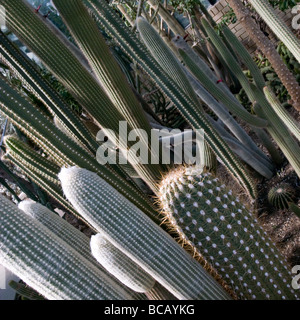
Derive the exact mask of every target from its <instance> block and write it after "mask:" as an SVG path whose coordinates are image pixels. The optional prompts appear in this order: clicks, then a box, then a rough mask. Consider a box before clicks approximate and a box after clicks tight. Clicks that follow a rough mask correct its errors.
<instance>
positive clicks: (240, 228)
mask: <svg viewBox="0 0 300 320" xmlns="http://www.w3.org/2000/svg"><path fill="white" fill-rule="evenodd" d="M160 192H161V195H160V202H161V206H162V210H163V212H164V214H165V223H166V224H167V225H168V226H169V227H170V229H171V230H172V231H174V232H176V233H177V235H178V237H179V241H180V242H182V243H185V244H187V245H188V247H190V250H192V251H194V252H199V255H201V256H202V257H203V258H202V259H204V261H207V263H208V264H209V265H212V266H213V267H214V268H215V270H216V272H217V273H218V274H219V275H220V276H221V277H222V278H221V279H223V280H225V281H226V282H227V281H228V284H229V286H230V287H231V288H232V289H233V290H234V292H235V293H236V295H237V296H238V298H239V299H250V300H253V299H254V300H255V299H263V300H265V299H267V300H268V299H270V300H273V299H276V300H277V299H279V300H280V299H299V294H298V293H297V292H295V291H294V290H293V289H292V287H291V285H290V283H291V279H292V273H291V272H290V271H289V270H288V264H287V261H286V260H285V259H284V257H282V256H281V255H280V253H279V251H278V249H277V248H276V247H275V245H274V244H273V243H272V241H271V240H270V238H269V237H268V236H267V235H266V233H265V232H264V231H263V229H262V228H261V227H260V226H259V224H258V221H257V220H256V218H255V216H254V214H252V213H251V211H250V210H249V209H247V208H246V207H245V205H243V204H242V203H241V201H240V199H239V198H238V197H237V196H235V195H234V193H233V192H232V190H229V189H228V188H226V186H225V184H222V183H221V182H220V180H219V179H218V178H215V177H214V176H213V175H212V174H210V173H208V172H206V173H203V172H201V170H200V171H199V169H197V168H194V167H187V168H185V167H179V168H177V169H175V170H173V171H171V172H170V173H169V175H167V176H166V178H165V179H164V180H163V181H162V183H161V188H160Z"/></svg>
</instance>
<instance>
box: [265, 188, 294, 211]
mask: <svg viewBox="0 0 300 320" xmlns="http://www.w3.org/2000/svg"><path fill="white" fill-rule="evenodd" d="M294 196H295V191H294V189H293V188H292V186H291V185H289V184H288V183H279V184H277V185H276V186H275V187H273V188H272V189H271V190H270V191H269V193H268V200H269V202H270V204H272V205H273V206H274V207H275V208H277V209H280V210H284V209H288V208H289V203H290V202H294V200H293V198H294Z"/></svg>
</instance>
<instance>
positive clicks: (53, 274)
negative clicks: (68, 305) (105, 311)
mask: <svg viewBox="0 0 300 320" xmlns="http://www.w3.org/2000/svg"><path fill="white" fill-rule="evenodd" d="M0 222H1V223H0V243H1V246H0V259H1V264H3V266H5V267H6V268H7V269H9V270H11V271H12V272H13V273H14V274H16V275H17V276H18V277H19V278H21V279H22V280H23V281H24V282H25V283H27V284H28V285H29V286H30V287H32V288H33V289H34V290H36V291H38V292H39V293H40V294H41V295H43V296H44V297H45V298H46V299H49V300H61V299H63V300H81V299H82V300H98V299H99V300H103V299H108V300H109V299H120V300H122V299H123V300H124V299H128V300H132V299H134V298H133V297H132V296H131V295H130V293H129V292H128V291H125V290H124V289H123V288H122V287H121V286H119V285H118V284H117V283H116V282H115V281H113V280H112V279H111V278H109V277H108V276H107V275H106V274H105V273H104V272H101V271H100V270H99V268H96V267H95V266H94V265H92V264H91V263H90V262H89V261H88V260H87V259H85V258H84V257H83V256H82V255H81V254H80V253H79V252H78V251H76V250H74V249H73V248H72V247H70V246H69V245H68V244H67V243H66V242H64V241H63V240H62V239H61V238H59V237H58V236H57V235H55V234H54V233H53V232H51V231H50V230H49V229H48V228H46V227H45V226H43V225H42V224H41V223H39V222H37V221H36V220H34V219H32V218H31V217H29V216H28V215H26V214H25V213H24V212H23V211H22V210H20V209H18V207H17V206H16V205H14V204H13V203H12V202H11V201H9V200H8V199H6V198H5V197H4V196H2V195H0Z"/></svg>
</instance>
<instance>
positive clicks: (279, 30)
mask: <svg viewBox="0 0 300 320" xmlns="http://www.w3.org/2000/svg"><path fill="white" fill-rule="evenodd" d="M249 2H250V3H251V4H252V6H253V8H254V9H255V10H256V11H257V13H258V14H259V15H260V16H261V17H262V18H263V20H264V21H265V22H266V24H267V25H268V26H269V27H270V28H271V30H272V31H273V32H274V33H275V35H276V36H277V37H278V39H280V40H281V41H282V42H283V43H284V44H285V45H286V47H287V48H288V49H289V50H290V51H291V53H292V54H293V55H294V57H295V58H296V59H297V60H298V62H299V63H300V41H299V39H298V38H297V37H296V35H295V34H294V33H293V32H292V30H291V29H290V28H289V27H288V25H287V24H286V23H285V21H284V20H283V19H282V18H281V17H280V16H279V15H278V13H277V12H276V11H275V10H274V8H273V7H272V6H271V5H270V3H269V2H268V1H267V0H249ZM296 2H297V1H296Z"/></svg>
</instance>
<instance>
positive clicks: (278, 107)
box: [264, 87, 300, 142]
mask: <svg viewBox="0 0 300 320" xmlns="http://www.w3.org/2000/svg"><path fill="white" fill-rule="evenodd" d="M264 93H265V96H266V98H267V100H268V101H269V103H270V105H271V106H272V108H273V110H274V111H275V112H276V114H277V116H278V117H279V118H280V119H281V120H282V122H283V123H284V124H285V125H286V126H287V128H288V129H289V130H290V131H291V132H292V134H293V135H294V136H295V138H297V140H298V141H299V142H300V126H299V124H298V123H297V122H296V120H295V119H294V118H293V117H292V116H291V115H290V114H289V113H288V112H287V111H286V110H285V109H284V107H283V106H282V104H281V103H280V101H279V100H278V99H277V97H276V96H275V94H274V93H273V92H272V91H271V90H270V88H268V87H264Z"/></svg>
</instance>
